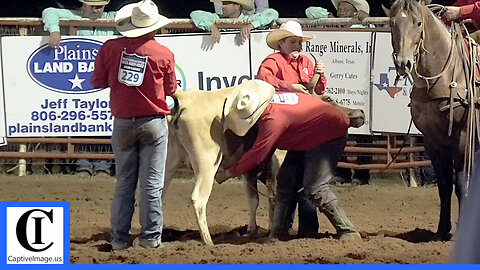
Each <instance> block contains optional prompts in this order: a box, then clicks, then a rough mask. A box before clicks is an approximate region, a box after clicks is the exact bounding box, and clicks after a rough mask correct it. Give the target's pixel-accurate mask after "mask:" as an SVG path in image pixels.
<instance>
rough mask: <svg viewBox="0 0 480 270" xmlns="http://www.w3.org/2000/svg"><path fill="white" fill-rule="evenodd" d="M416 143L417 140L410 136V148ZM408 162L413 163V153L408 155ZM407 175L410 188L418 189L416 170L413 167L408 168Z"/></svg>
mask: <svg viewBox="0 0 480 270" xmlns="http://www.w3.org/2000/svg"><path fill="white" fill-rule="evenodd" d="M416 142H417V138H416V137H414V136H410V146H413V145H414V144H415V143H416ZM408 156H409V159H410V162H413V161H415V157H414V153H410V154H409V155H408ZM408 172H409V175H410V181H409V182H410V186H411V187H418V181H417V174H416V170H415V168H414V167H410V168H409V169H408Z"/></svg>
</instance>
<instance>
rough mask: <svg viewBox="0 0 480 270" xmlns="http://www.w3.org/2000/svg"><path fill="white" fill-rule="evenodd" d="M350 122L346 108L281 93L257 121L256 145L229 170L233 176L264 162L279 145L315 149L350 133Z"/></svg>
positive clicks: (296, 94)
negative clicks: (344, 110) (341, 109)
mask: <svg viewBox="0 0 480 270" xmlns="http://www.w3.org/2000/svg"><path fill="white" fill-rule="evenodd" d="M282 101H283V102H282ZM277 102H278V103H277ZM349 124H350V119H349V118H348V117H347V116H346V115H345V114H344V113H343V112H341V111H340V110H339V109H337V108H336V107H334V106H333V105H331V104H328V103H326V102H324V101H322V100H320V99H318V98H315V97H312V96H310V95H307V94H301V93H277V94H275V96H274V99H273V101H272V102H271V103H270V104H269V105H268V106H267V108H266V109H265V111H264V112H263V113H262V115H261V116H260V118H259V119H258V121H257V123H256V125H257V126H258V134H257V138H256V140H255V142H254V144H253V146H252V148H250V150H248V151H247V152H245V153H244V154H243V155H242V157H241V158H240V159H239V160H238V162H237V163H236V164H235V165H234V166H232V167H231V168H229V169H228V171H229V172H230V174H231V175H233V176H239V175H242V174H245V173H247V172H249V171H250V170H252V169H253V168H255V167H257V166H258V165H260V164H261V163H262V162H264V161H265V160H266V159H267V158H268V156H269V154H270V153H271V151H272V150H274V149H276V148H278V149H282V150H292V151H307V150H311V149H313V148H315V147H317V146H319V145H320V144H322V143H325V142H328V141H331V140H334V139H337V138H340V137H343V136H345V135H347V130H348V126H349Z"/></svg>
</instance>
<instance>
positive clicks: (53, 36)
mask: <svg viewBox="0 0 480 270" xmlns="http://www.w3.org/2000/svg"><path fill="white" fill-rule="evenodd" d="M60 40H62V36H60V32H52V33H50V39H49V40H48V47H50V48H53V49H56V48H58V47H60Z"/></svg>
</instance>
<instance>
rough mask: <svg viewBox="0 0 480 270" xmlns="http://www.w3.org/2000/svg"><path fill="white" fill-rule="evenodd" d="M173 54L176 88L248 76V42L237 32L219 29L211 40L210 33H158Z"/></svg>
mask: <svg viewBox="0 0 480 270" xmlns="http://www.w3.org/2000/svg"><path fill="white" fill-rule="evenodd" d="M156 40H157V41H158V42H159V43H160V44H162V45H165V46H166V47H167V48H169V49H170V50H171V51H172V52H173V54H174V55H175V63H176V76H177V82H178V87H179V90H180V89H181V90H189V89H192V90H193V89H199V90H206V91H210V90H216V89H220V88H226V87H230V86H234V85H238V84H240V83H241V82H242V81H244V80H250V79H251V76H252V73H251V71H250V60H249V46H248V41H246V42H243V41H242V40H241V38H240V35H239V34H237V33H222V36H221V39H220V42H219V43H214V42H213V41H212V39H211V38H210V34H209V33H199V34H183V35H182V34H173V35H161V36H157V37H156Z"/></svg>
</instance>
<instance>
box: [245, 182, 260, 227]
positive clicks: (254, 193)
mask: <svg viewBox="0 0 480 270" xmlns="http://www.w3.org/2000/svg"><path fill="white" fill-rule="evenodd" d="M245 186H246V191H247V200H248V207H249V209H250V219H249V222H248V228H247V234H248V235H249V236H252V235H255V234H256V233H257V209H258V187H257V178H256V177H254V176H253V175H245Z"/></svg>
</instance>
